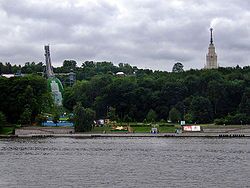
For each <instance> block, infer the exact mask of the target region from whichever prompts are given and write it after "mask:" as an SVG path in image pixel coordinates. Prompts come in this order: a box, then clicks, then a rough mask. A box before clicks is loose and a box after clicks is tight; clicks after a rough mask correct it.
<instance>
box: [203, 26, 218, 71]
mask: <svg viewBox="0 0 250 188" xmlns="http://www.w3.org/2000/svg"><path fill="white" fill-rule="evenodd" d="M217 68H218V64H217V54H216V52H215V46H214V43H213V28H210V44H209V47H208V53H207V55H206V65H205V69H217Z"/></svg>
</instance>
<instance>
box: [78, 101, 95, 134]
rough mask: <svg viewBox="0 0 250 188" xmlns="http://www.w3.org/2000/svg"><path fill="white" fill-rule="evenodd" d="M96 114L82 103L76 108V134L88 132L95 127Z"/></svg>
mask: <svg viewBox="0 0 250 188" xmlns="http://www.w3.org/2000/svg"><path fill="white" fill-rule="evenodd" d="M94 119H95V112H94V111H93V110H91V109H90V108H84V107H83V106H82V104H81V103H77V105H76V106H75V107H74V120H75V131H76V132H87V131H90V130H91V129H92V127H93V122H94Z"/></svg>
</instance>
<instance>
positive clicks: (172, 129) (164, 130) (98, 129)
mask: <svg viewBox="0 0 250 188" xmlns="http://www.w3.org/2000/svg"><path fill="white" fill-rule="evenodd" d="M131 128H132V130H133V132H134V133H150V131H151V127H150V126H138V127H131ZM158 129H159V132H160V133H173V132H175V129H176V127H174V126H173V127H169V126H161V127H158ZM104 131H105V132H106V133H113V132H112V131H111V127H108V126H103V127H94V129H92V131H91V133H103V132H104Z"/></svg>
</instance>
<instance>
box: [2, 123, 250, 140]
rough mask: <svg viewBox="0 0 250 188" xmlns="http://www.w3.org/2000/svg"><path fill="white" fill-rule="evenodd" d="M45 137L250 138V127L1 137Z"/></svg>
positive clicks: (35, 131)
mask: <svg viewBox="0 0 250 188" xmlns="http://www.w3.org/2000/svg"><path fill="white" fill-rule="evenodd" d="M44 137H71V138H97V137H102V138H108V137H135V138H136V137H160V138H162V137H168V138H187V137H202V138H242V137H244V138H248V137H249V138H250V126H245V127H243V128H242V127H234V126H231V127H217V128H211V127H207V128H204V129H203V132H183V133H180V134H177V133H172V132H164V133H158V134H152V133H147V132H146V133H128V132H113V133H111V132H108V133H107V132H103V133H100V132H88V133H75V131H74V128H72V127H22V128H18V129H16V130H15V134H14V135H0V138H44Z"/></svg>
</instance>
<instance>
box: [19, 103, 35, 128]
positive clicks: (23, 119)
mask: <svg viewBox="0 0 250 188" xmlns="http://www.w3.org/2000/svg"><path fill="white" fill-rule="evenodd" d="M31 114H32V111H31V109H29V108H28V107H26V108H25V109H24V111H23V113H22V114H21V116H20V123H21V124H22V125H30V124H31Z"/></svg>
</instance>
